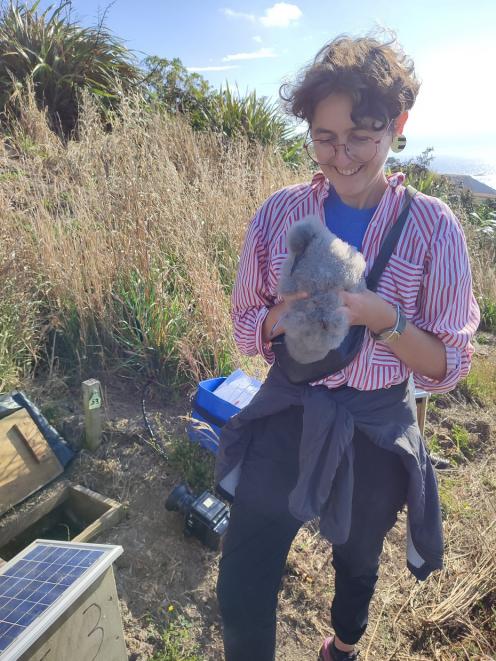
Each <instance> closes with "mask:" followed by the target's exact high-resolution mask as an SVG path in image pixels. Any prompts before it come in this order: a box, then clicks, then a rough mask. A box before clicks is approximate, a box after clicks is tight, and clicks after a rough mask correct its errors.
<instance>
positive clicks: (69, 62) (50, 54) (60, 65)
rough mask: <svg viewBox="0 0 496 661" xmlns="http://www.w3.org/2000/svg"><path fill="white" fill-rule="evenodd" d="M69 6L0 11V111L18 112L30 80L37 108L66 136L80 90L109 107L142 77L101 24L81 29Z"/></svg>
mask: <svg viewBox="0 0 496 661" xmlns="http://www.w3.org/2000/svg"><path fill="white" fill-rule="evenodd" d="M70 6H71V5H70V2H62V3H60V4H59V5H58V7H56V8H55V9H54V6H53V5H51V6H50V7H48V9H46V10H45V11H44V12H43V13H40V12H39V11H38V7H39V0H37V1H36V2H34V4H32V5H30V6H29V5H27V4H24V3H19V2H11V3H10V4H9V5H7V6H5V7H4V8H3V9H2V10H1V11H0V52H1V53H2V58H1V60H0V110H7V111H10V112H14V113H16V112H17V105H16V99H17V97H18V94H19V92H20V91H22V90H23V89H24V88H25V87H26V85H28V84H30V85H32V87H33V89H34V93H35V97H36V101H37V103H38V107H40V108H42V107H43V108H46V109H47V111H48V116H49V118H50V121H51V123H52V126H53V127H54V128H56V129H61V131H62V132H63V133H64V134H68V133H69V132H71V131H72V130H73V129H74V128H75V126H76V123H77V117H78V92H79V91H80V90H81V89H82V88H84V89H87V90H88V91H90V92H91V93H92V94H94V95H95V96H97V97H98V98H99V99H100V101H101V105H102V108H105V109H107V110H109V109H112V108H115V107H116V105H118V103H119V101H120V98H121V95H122V92H123V91H126V90H127V89H129V88H130V87H133V86H134V85H136V83H137V82H138V80H140V79H141V77H142V76H141V73H140V71H139V69H138V68H137V66H136V64H135V62H134V58H133V56H132V55H131V53H130V51H129V50H128V49H127V48H126V47H125V46H124V45H123V44H122V43H121V42H120V40H118V39H117V38H116V37H114V36H112V35H111V33H110V32H109V31H108V30H107V29H106V28H105V26H104V25H103V23H101V24H99V25H97V26H96V27H89V28H83V27H81V26H80V25H78V24H77V22H75V21H73V20H72V18H71V15H70V10H69V9H68V8H70Z"/></svg>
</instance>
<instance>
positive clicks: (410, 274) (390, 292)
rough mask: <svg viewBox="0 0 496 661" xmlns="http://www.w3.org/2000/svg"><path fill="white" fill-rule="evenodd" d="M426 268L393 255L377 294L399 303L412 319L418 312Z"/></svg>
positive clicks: (391, 301)
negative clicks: (418, 302)
mask: <svg viewBox="0 0 496 661" xmlns="http://www.w3.org/2000/svg"><path fill="white" fill-rule="evenodd" d="M423 274H424V267H423V265H422V264H414V263H412V262H409V261H408V260H406V259H403V257H399V256H398V255H396V254H394V253H393V254H392V255H391V257H390V258H389V262H388V265H387V266H386V268H385V269H384V272H383V274H382V276H381V279H380V281H379V285H378V287H377V293H378V294H379V295H381V296H382V297H383V298H385V299H386V300H387V301H389V302H390V303H393V304H395V303H397V304H398V305H399V306H400V307H401V309H402V310H403V312H404V313H405V315H406V316H407V317H408V318H409V319H411V318H412V317H414V316H415V314H416V312H417V301H418V297H419V294H420V289H421V286H422V277H423Z"/></svg>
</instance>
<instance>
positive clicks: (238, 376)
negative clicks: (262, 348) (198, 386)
mask: <svg viewBox="0 0 496 661" xmlns="http://www.w3.org/2000/svg"><path fill="white" fill-rule="evenodd" d="M261 385H262V383H261V381H259V380H258V379H254V378H253V377H252V376H248V374H245V373H244V372H243V370H241V369H238V370H236V371H235V372H233V373H232V374H230V375H229V376H228V377H227V378H226V379H225V381H223V382H222V383H221V384H220V386H217V388H216V389H215V390H214V392H215V394H216V395H217V397H220V398H221V399H223V400H224V401H226V402H229V403H230V404H233V405H234V406H237V407H238V408H240V409H242V408H243V407H244V406H246V405H247V404H249V403H250V402H251V400H252V399H253V397H254V396H255V395H256V393H257V392H258V390H259V388H260V386H261Z"/></svg>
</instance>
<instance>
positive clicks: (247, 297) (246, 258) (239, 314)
mask: <svg viewBox="0 0 496 661" xmlns="http://www.w3.org/2000/svg"><path fill="white" fill-rule="evenodd" d="M261 214H262V210H259V212H258V213H257V214H256V215H255V217H254V218H253V220H252V222H251V224H250V227H249V229H248V232H247V235H246V238H245V242H244V246H243V250H242V252H241V258H240V263H239V268H238V273H237V276H236V281H235V284H234V289H233V293H232V297H231V318H232V320H233V326H234V340H235V342H236V345H237V347H238V349H239V350H240V351H241V353H242V354H245V355H247V356H255V355H256V354H261V355H262V356H263V357H264V358H265V360H266V361H267V362H268V363H269V364H272V363H273V362H274V354H273V352H272V351H271V349H270V343H264V342H263V341H262V325H263V322H264V320H265V317H266V316H267V314H268V312H269V307H271V306H272V305H273V304H274V297H273V296H272V295H271V294H270V292H269V291H268V289H267V287H266V284H265V283H266V282H267V270H268V268H269V257H268V255H267V248H266V247H265V246H264V243H263V242H262V240H261V236H260V227H259V222H260V216H261Z"/></svg>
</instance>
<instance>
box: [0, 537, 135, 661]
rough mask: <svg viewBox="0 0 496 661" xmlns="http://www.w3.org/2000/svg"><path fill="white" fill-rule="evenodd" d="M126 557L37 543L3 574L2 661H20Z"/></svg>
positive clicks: (110, 549) (113, 549) (115, 549)
mask: <svg viewBox="0 0 496 661" xmlns="http://www.w3.org/2000/svg"><path fill="white" fill-rule="evenodd" d="M121 553H122V547H120V546H110V545H106V544H80V543H74V542H58V541H57V542H54V541H51V540H41V539H40V540H37V541H36V542H33V543H32V544H31V545H30V546H28V547H27V548H26V549H24V551H22V552H21V553H20V554H19V555H17V556H16V557H15V558H13V559H12V560H11V561H10V562H8V563H7V564H6V565H5V566H4V567H3V568H2V569H1V570H0V661H10V660H13V659H17V658H18V656H19V654H21V653H22V652H24V651H25V650H26V649H28V648H29V647H30V646H31V645H32V644H33V642H34V641H35V640H36V639H37V638H39V636H40V635H41V634H42V633H43V632H44V631H46V629H47V628H48V627H49V626H50V625H51V624H53V622H54V621H55V620H56V619H57V618H58V617H59V616H60V615H61V614H62V613H63V612H65V611H66V610H67V608H69V606H70V605H71V604H72V603H74V601H75V600H76V599H77V598H78V597H79V596H80V595H81V594H82V593H83V592H84V591H85V590H86V589H87V588H88V587H89V586H90V585H91V584H92V583H93V582H94V581H95V580H96V579H97V578H98V577H99V576H100V575H101V574H102V573H103V572H104V571H105V569H107V567H109V566H110V565H111V564H112V562H113V561H114V560H115V558H117V557H118V556H119V555H120V554H121Z"/></svg>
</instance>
